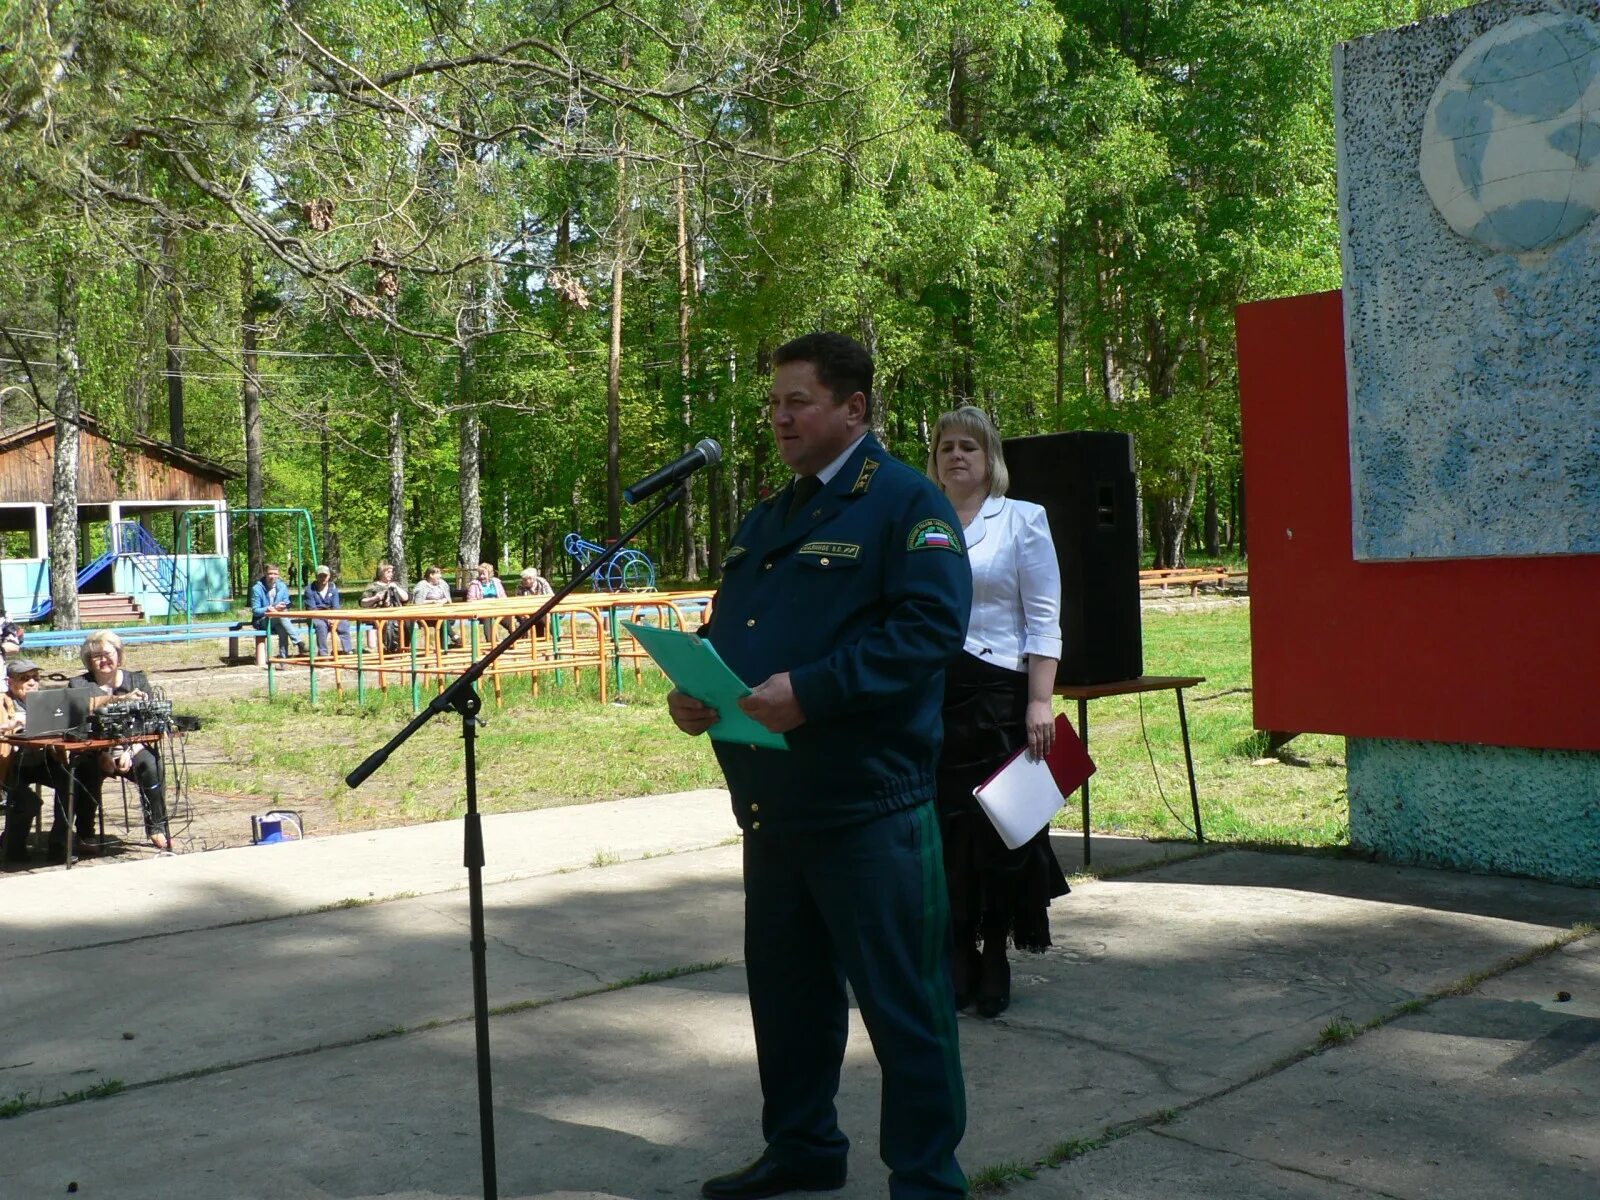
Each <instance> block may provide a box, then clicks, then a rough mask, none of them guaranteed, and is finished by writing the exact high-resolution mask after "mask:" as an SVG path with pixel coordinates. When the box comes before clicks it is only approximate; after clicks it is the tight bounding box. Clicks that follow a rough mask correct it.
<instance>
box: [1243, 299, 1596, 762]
mask: <svg viewBox="0 0 1600 1200" xmlns="http://www.w3.org/2000/svg"><path fill="white" fill-rule="evenodd" d="M1238 338H1239V392H1240V401H1241V405H1242V420H1243V431H1244V477H1245V506H1246V515H1247V519H1248V522H1249V536H1250V634H1251V643H1252V658H1253V665H1254V673H1255V723H1256V727H1257V728H1259V729H1282V730H1294V731H1296V732H1301V733H1336V734H1345V735H1347V736H1352V737H1385V738H1404V739H1407V740H1412V741H1433V742H1483V743H1488V744H1490V745H1498V746H1526V747H1545V748H1560V749H1570V750H1600V696H1597V695H1596V693H1597V690H1600V689H1597V684H1600V619H1597V617H1596V606H1597V604H1600V555H1574V556H1561V557H1555V556H1550V557H1540V558H1486V559H1453V560H1430V561H1416V562H1382V563H1373V562H1361V563H1358V562H1356V561H1355V559H1354V557H1353V555H1352V553H1351V529H1350V443H1349V434H1348V416H1347V409H1346V396H1345V373H1344V313H1343V307H1342V304H1341V298H1340V294H1339V293H1338V292H1324V293H1319V294H1317V295H1313V296H1296V297H1293V298H1291V299H1287V300H1268V301H1263V302H1261V303H1257V304H1247V305H1243V306H1241V307H1240V309H1239V310H1238Z"/></svg>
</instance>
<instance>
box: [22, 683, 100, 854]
mask: <svg viewBox="0 0 1600 1200" xmlns="http://www.w3.org/2000/svg"><path fill="white" fill-rule="evenodd" d="M8 666H9V670H8V671H7V672H6V690H5V692H4V693H3V694H0V734H18V733H21V732H22V730H23V728H24V726H25V725H26V724H27V714H26V711H25V710H26V708H27V704H28V697H29V696H31V695H33V694H34V693H35V692H37V691H38V690H39V664H38V663H36V662H34V661H33V660H32V659H31V658H23V657H21V656H20V655H13V656H12V658H11V660H10V662H9V664H8ZM40 787H49V788H52V789H54V791H55V796H56V814H55V824H56V825H58V826H59V827H60V829H61V831H62V832H61V839H62V842H61V857H62V858H65V857H66V828H67V825H66V813H65V812H64V811H62V810H63V806H64V805H65V803H66V795H67V767H66V761H65V756H64V755H62V754H60V753H59V752H54V753H49V752H46V751H44V750H41V749H37V748H34V747H27V748H24V747H21V746H13V745H10V744H9V743H6V742H0V790H3V793H4V795H5V805H6V823H5V829H4V831H3V832H0V855H3V856H4V859H5V861H6V862H8V863H25V862H27V861H28V830H29V829H31V828H32V827H33V822H34V820H35V819H37V817H38V816H39V810H40V808H41V807H42V806H43V801H42V800H41V799H40V797H39V792H38V790H37V789H38V788H40ZM77 816H78V831H79V834H80V835H84V834H93V833H94V810H93V809H92V808H90V807H89V806H88V805H87V804H85V805H83V806H82V811H80V812H79V813H78V814H77ZM54 841H55V835H54V834H52V835H51V842H52V844H54Z"/></svg>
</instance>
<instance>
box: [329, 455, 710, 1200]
mask: <svg viewBox="0 0 1600 1200" xmlns="http://www.w3.org/2000/svg"><path fill="white" fill-rule="evenodd" d="M688 486H689V485H688V483H687V482H684V483H679V484H678V485H677V486H675V487H673V488H672V489H671V490H670V491H669V492H667V494H666V495H665V496H663V497H662V498H661V499H660V500H658V501H656V504H655V507H654V508H652V509H651V510H650V511H649V512H647V513H645V515H644V516H643V517H641V518H639V520H638V521H636V522H634V524H633V526H632V527H631V528H630V529H628V530H627V531H626V532H625V533H624V534H623V535H622V536H621V537H620V538H618V539H617V540H616V542H615V543H614V544H613V545H611V546H610V547H609V548H607V550H606V551H605V553H604V554H601V555H599V556H598V557H597V558H595V560H594V561H593V562H591V563H590V564H589V565H588V566H586V567H584V568H583V570H581V571H579V572H578V573H577V574H576V575H574V576H573V577H572V580H571V582H569V583H568V584H567V585H566V586H565V587H563V588H562V589H561V590H560V591H558V592H556V593H555V594H554V595H552V596H551V597H550V598H549V599H548V600H546V601H545V602H544V603H543V604H542V605H540V607H539V610H538V611H537V612H535V613H533V614H532V615H530V616H527V617H524V618H523V619H522V622H521V623H520V624H519V625H518V626H517V627H516V628H515V629H513V630H512V631H511V632H510V633H508V634H507V635H506V636H505V637H504V638H503V639H502V640H501V641H500V643H499V645H497V646H495V648H494V649H492V650H490V651H489V653H488V654H485V655H484V656H483V657H482V658H480V659H479V660H478V661H477V662H475V663H474V664H473V665H472V666H471V667H469V668H468V669H467V670H466V671H465V672H464V673H463V674H462V675H461V676H460V677H459V678H458V679H457V680H456V681H455V682H454V683H452V684H451V685H450V686H449V687H447V688H445V690H444V691H442V692H440V693H439V695H438V696H436V697H435V698H434V699H433V701H432V702H431V703H429V704H428V706H427V707H426V708H424V709H423V710H422V711H421V712H420V713H418V714H417V715H416V716H415V717H413V718H412V719H411V721H410V723H409V724H407V725H406V727H405V728H404V729H402V730H401V731H400V732H399V733H397V734H395V735H394V737H392V738H390V739H389V741H388V743H387V744H385V745H383V746H381V747H380V748H379V749H377V750H374V751H373V752H372V753H371V754H369V755H368V756H367V757H366V759H365V760H364V761H363V762H362V763H361V765H360V766H359V767H357V768H356V769H355V770H354V771H351V772H350V774H348V775H346V776H345V779H344V781H345V783H347V784H348V785H349V786H350V787H352V788H358V787H360V786H361V785H362V784H363V783H365V782H366V781H367V779H368V777H369V776H371V775H372V774H373V772H375V771H376V770H377V769H378V768H379V767H381V766H383V764H384V763H385V762H387V761H388V758H389V756H390V755H391V754H393V753H394V752H395V751H396V750H398V749H399V748H400V747H401V746H402V745H404V744H405V743H406V741H407V740H409V739H410V737H411V736H412V735H413V734H414V733H416V732H417V730H419V729H421V728H422V727H423V726H424V725H426V724H427V723H428V722H429V721H431V720H433V718H434V717H436V716H439V715H440V714H441V713H444V712H446V711H454V712H457V713H460V714H461V737H462V740H463V741H464V742H465V744H466V763H465V770H466V793H467V812H466V827H465V831H464V832H465V852H464V858H465V865H466V868H467V896H468V903H469V907H470V927H471V942H472V946H471V948H472V1024H473V1029H474V1031H475V1033H476V1035H477V1058H478V1135H479V1143H480V1145H481V1147H482V1151H483V1195H484V1200H498V1196H499V1194H500V1193H499V1180H498V1178H497V1172H496V1170H495V1152H494V1094H493V1089H492V1087H491V1085H490V1077H489V974H488V964H487V954H486V951H487V947H486V939H485V937H484V929H483V866H484V856H483V822H482V820H481V819H480V818H479V815H478V758H477V730H478V726H479V725H480V724H482V722H481V721H480V720H479V718H478V711H479V710H480V709H481V708H482V707H483V698H482V697H481V696H479V695H478V692H477V689H476V688H475V687H474V686H473V685H474V684H475V683H477V681H478V679H479V678H480V677H481V676H482V675H483V673H484V671H486V670H488V668H489V664H491V663H492V662H494V661H495V659H497V658H499V657H500V656H501V655H502V654H504V653H505V652H506V651H507V650H508V649H510V648H511V646H512V645H513V644H514V643H515V642H516V641H517V639H519V638H521V637H523V636H524V635H525V634H526V633H527V632H528V631H529V630H530V629H532V628H533V626H534V624H535V623H536V622H538V621H540V620H542V619H543V618H544V617H545V616H546V615H547V614H548V613H549V612H550V610H551V609H552V608H554V607H555V606H556V605H557V604H559V603H560V602H561V601H563V600H565V599H566V598H567V597H568V596H570V595H571V594H572V593H573V591H574V590H575V589H576V588H577V587H578V585H579V584H581V583H583V582H584V580H586V579H588V578H589V577H590V576H591V575H593V574H594V573H595V572H596V571H598V570H599V569H600V568H601V567H603V566H605V565H606V564H607V563H608V562H610V561H611V559H612V558H614V557H615V556H616V554H617V552H618V551H620V550H621V549H623V548H624V547H625V546H626V545H627V544H628V543H629V542H631V541H632V540H633V539H634V538H635V537H637V536H638V534H639V531H640V530H642V529H643V528H644V527H645V526H646V525H648V524H650V522H651V521H654V520H655V519H656V518H657V517H658V516H660V515H661V514H662V513H663V512H665V511H666V510H667V509H668V508H670V507H671V506H672V505H674V504H676V503H677V502H678V501H679V500H682V499H683V497H684V495H685V494H686V493H687V491H688Z"/></svg>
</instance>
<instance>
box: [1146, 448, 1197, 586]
mask: <svg viewBox="0 0 1600 1200" xmlns="http://www.w3.org/2000/svg"><path fill="white" fill-rule="evenodd" d="M1199 485H1200V468H1199V467H1194V468H1191V469H1190V471H1189V479H1188V483H1187V486H1186V487H1185V488H1184V492H1183V495H1182V496H1173V497H1170V498H1169V497H1163V498H1162V499H1161V500H1159V501H1157V503H1156V508H1157V513H1158V516H1159V518H1160V536H1161V551H1160V553H1161V561H1160V562H1158V563H1157V564H1156V565H1157V566H1164V567H1174V568H1175V567H1181V566H1183V557H1184V535H1185V533H1186V532H1187V531H1188V528H1189V514H1190V513H1191V512H1193V511H1194V498H1195V493H1196V491H1198V490H1199Z"/></svg>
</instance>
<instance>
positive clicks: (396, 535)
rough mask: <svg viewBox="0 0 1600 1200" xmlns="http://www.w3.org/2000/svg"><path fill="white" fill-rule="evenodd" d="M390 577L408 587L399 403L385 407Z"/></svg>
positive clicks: (403, 441)
mask: <svg viewBox="0 0 1600 1200" xmlns="http://www.w3.org/2000/svg"><path fill="white" fill-rule="evenodd" d="M385 541H386V543H387V546H386V549H387V551H388V556H389V561H390V562H392V563H393V564H394V577H395V579H396V580H397V581H398V582H399V584H400V586H401V587H410V586H411V577H410V575H409V574H408V573H407V571H406V427H405V422H404V421H402V420H401V413H400V401H399V399H398V398H396V399H395V400H394V401H392V402H391V403H390V406H389V524H388V530H387V533H386V536H385Z"/></svg>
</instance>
